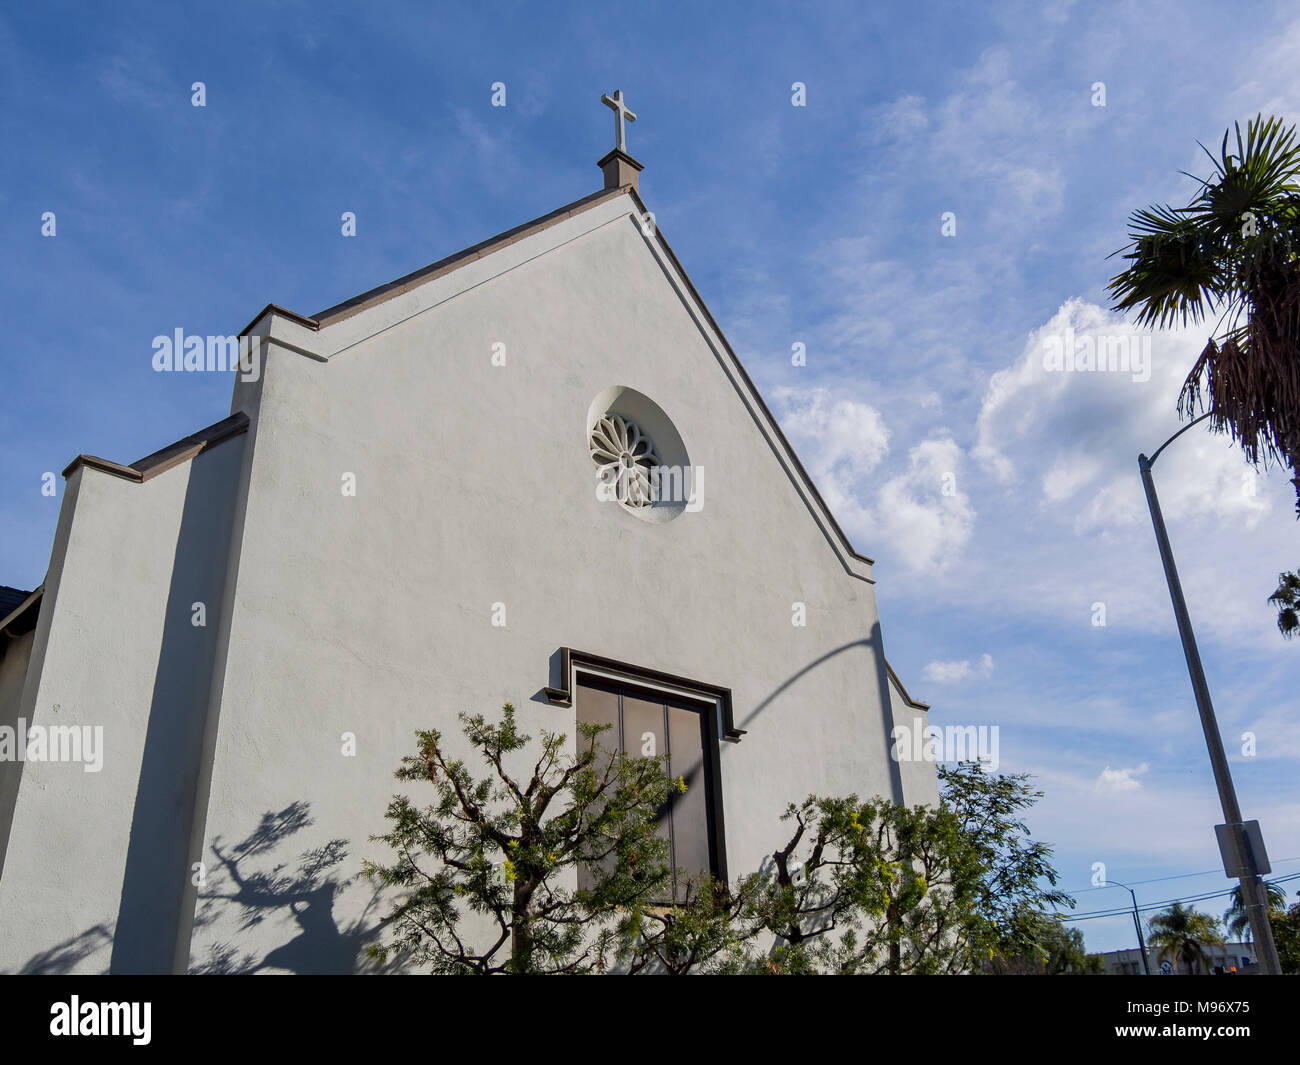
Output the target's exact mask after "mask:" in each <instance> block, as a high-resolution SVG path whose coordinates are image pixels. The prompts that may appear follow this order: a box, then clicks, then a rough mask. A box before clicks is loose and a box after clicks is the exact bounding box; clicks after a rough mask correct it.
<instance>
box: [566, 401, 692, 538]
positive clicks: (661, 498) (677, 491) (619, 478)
mask: <svg viewBox="0 0 1300 1065" xmlns="http://www.w3.org/2000/svg"><path fill="white" fill-rule="evenodd" d="M587 451H588V454H589V455H590V456H591V461H592V464H593V465H594V466H595V471H596V479H597V498H598V499H600V500H602V501H606V502H612V503H615V504H616V505H618V506H621V507H622V508H623V509H624V510H626V511H627V512H628V513H630V514H633V515H635V516H636V517H638V518H640V519H642V520H643V521H649V522H655V523H659V522H665V521H672V520H673V518H675V517H677V516H678V515H679V514H681V513H683V512H684V511H685V510H686V509H687V505H688V504H689V503H690V502H691V501H692V498H693V493H692V489H693V487H694V478H693V473H694V471H693V469H692V467H691V464H690V458H689V456H688V455H687V452H686V445H685V444H684V443H683V442H682V438H681V434H680V433H678V432H677V429H676V427H675V426H674V425H673V423H672V421H671V420H670V419H669V417H668V415H666V414H665V413H664V412H663V409H662V408H661V407H660V406H659V405H658V404H657V403H655V402H654V400H652V399H650V397H649V396H646V395H644V394H643V393H641V392H638V391H636V390H635V389H632V388H627V387H625V386H622V385H619V386H615V387H613V388H607V389H605V390H604V391H603V392H601V393H600V395H598V396H597V397H596V398H595V399H594V400H592V402H591V405H590V406H589V407H588V408H587Z"/></svg>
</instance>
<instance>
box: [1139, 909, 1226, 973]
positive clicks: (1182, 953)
mask: <svg viewBox="0 0 1300 1065" xmlns="http://www.w3.org/2000/svg"><path fill="white" fill-rule="evenodd" d="M1148 928H1149V929H1150V934H1149V935H1148V937H1147V938H1148V939H1149V941H1150V947H1151V949H1152V950H1153V951H1156V952H1158V953H1160V954H1163V955H1164V956H1165V957H1166V958H1169V959H1170V960H1171V961H1172V962H1173V963H1174V964H1175V965H1178V964H1179V963H1180V962H1181V963H1182V964H1185V965H1186V966H1187V974H1188V975H1189V976H1190V975H1192V974H1193V973H1194V972H1195V971H1196V966H1197V963H1200V964H1202V965H1204V966H1205V967H1206V970H1207V971H1208V969H1209V966H1210V954H1209V948H1210V947H1221V946H1223V937H1222V936H1221V935H1219V922H1218V921H1216V920H1215V919H1214V918H1213V917H1211V916H1210V915H1209V914H1207V913H1200V912H1198V911H1197V910H1189V909H1187V908H1186V907H1185V906H1184V905H1183V904H1182V903H1181V902H1175V903H1174V904H1173V905H1172V906H1170V907H1169V909H1167V910H1165V911H1164V912H1163V913H1158V914H1156V915H1155V916H1154V917H1152V918H1151V920H1150V922H1149V924H1148Z"/></svg>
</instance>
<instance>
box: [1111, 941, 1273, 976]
mask: <svg viewBox="0 0 1300 1065" xmlns="http://www.w3.org/2000/svg"><path fill="white" fill-rule="evenodd" d="M1207 952H1208V954H1209V956H1210V968H1209V969H1208V970H1207V969H1206V968H1205V966H1204V965H1203V964H1201V963H1199V962H1198V963H1197V964H1196V967H1195V975H1198V976H1204V975H1205V974H1206V973H1207V972H1210V973H1213V972H1215V971H1216V969H1222V970H1223V972H1225V973H1227V972H1232V971H1233V970H1234V969H1235V970H1236V972H1238V973H1245V972H1246V971H1247V969H1248V968H1250V967H1252V966H1254V965H1255V964H1256V961H1257V958H1256V955H1255V946H1254V944H1252V943H1225V944H1224V945H1223V946H1221V947H1210V948H1208V951H1207ZM1148 954H1149V956H1150V959H1151V975H1152V976H1173V975H1178V976H1186V975H1187V963H1186V962H1182V961H1178V962H1175V961H1174V960H1173V959H1171V958H1166V957H1165V956H1164V955H1163V954H1161V953H1160V952H1159V951H1157V950H1152V949H1150V948H1148ZM1101 961H1102V965H1103V966H1104V970H1103V971H1104V972H1105V973H1106V974H1107V975H1109V976H1141V975H1142V971H1143V970H1142V952H1141V951H1140V950H1138V948H1137V947H1129V948H1128V949H1127V950H1108V951H1106V952H1105V953H1104V954H1102V955H1101Z"/></svg>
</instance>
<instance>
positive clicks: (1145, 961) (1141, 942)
mask: <svg viewBox="0 0 1300 1065" xmlns="http://www.w3.org/2000/svg"><path fill="white" fill-rule="evenodd" d="M1111 884H1114V885H1115V886H1116V887H1122V888H1125V889H1126V890H1127V891H1128V893H1129V895H1130V896H1131V897H1132V899H1133V927H1134V928H1135V929H1137V934H1138V950H1140V951H1141V952H1142V971H1143V972H1144V973H1145V974H1146V975H1147V976H1150V975H1151V961H1150V959H1149V958H1148V957H1147V941H1146V940H1145V939H1143V938H1142V919H1141V918H1140V917H1139V916H1138V897H1137V892H1135V891H1134V890H1133V889H1132V888H1131V887H1129V886H1128V885H1127V884H1122V883H1120V882H1119V881H1118V880H1112V879H1110V877H1107V878H1106V886H1107V887H1109V886H1110V885H1111Z"/></svg>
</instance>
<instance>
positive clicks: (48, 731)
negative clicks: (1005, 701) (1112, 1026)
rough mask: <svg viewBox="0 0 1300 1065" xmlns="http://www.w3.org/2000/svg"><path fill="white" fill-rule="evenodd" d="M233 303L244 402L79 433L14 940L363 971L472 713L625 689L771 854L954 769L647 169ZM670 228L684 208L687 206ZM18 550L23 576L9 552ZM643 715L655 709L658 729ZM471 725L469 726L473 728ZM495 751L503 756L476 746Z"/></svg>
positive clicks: (718, 802) (666, 749) (696, 786)
mask: <svg viewBox="0 0 1300 1065" xmlns="http://www.w3.org/2000/svg"><path fill="white" fill-rule="evenodd" d="M606 102H607V103H608V104H609V105H610V106H611V107H613V108H614V110H615V124H616V131H617V140H616V147H615V148H614V149H613V150H612V151H610V152H609V154H607V155H606V156H605V157H604V158H603V159H601V160H600V163H599V166H600V168H601V170H602V171H603V174H604V182H603V184H604V187H603V188H602V189H600V190H599V191H597V192H594V193H591V194H590V195H586V196H583V197H582V198H580V199H578V200H575V201H574V202H572V203H569V204H566V205H565V206H563V207H560V208H558V209H557V210H554V211H552V212H551V213H550V214H547V215H544V216H543V217H541V218H537V219H535V220H533V221H531V222H527V223H526V224H524V225H521V226H518V227H516V228H515V229H512V230H509V231H508V232H505V233H502V234H500V235H499V236H496V237H493V238H491V239H490V240H486V241H484V242H482V243H481V244H477V245H475V246H473V247H471V248H467V249H465V250H464V251H461V252H458V253H457V254H455V255H451V256H449V257H448V258H445V259H442V260H440V261H438V262H435V263H433V264H432V265H430V266H427V267H425V268H423V269H420V270H417V271H416V272H414V273H411V274H408V275H407V276H405V277H402V278H399V279H397V280H396V281H392V282H390V283H388V284H384V285H381V286H380V287H378V288H375V289H372V290H371V291H369V292H365V293H362V294H361V295H359V296H355V297H353V298H351V299H348V300H346V301H345V302H343V303H339V304H336V305H335V306H332V307H330V308H328V309H327V310H324V311H321V312H319V313H317V314H314V315H310V316H307V315H303V314H299V313H296V312H294V311H290V310H286V309H284V308H282V307H279V306H276V305H274V304H272V305H268V306H267V307H266V308H265V309H264V310H262V311H261V312H260V313H259V314H258V315H257V316H256V317H255V318H254V319H253V321H252V322H251V323H249V325H248V326H247V328H246V329H244V330H243V332H242V333H241V334H240V337H241V345H242V350H243V352H244V358H243V360H242V361H241V363H240V365H239V367H238V368H237V369H236V371H235V372H234V373H233V374H232V375H231V376H232V377H233V379H234V390H233V397H232V400H231V405H230V415H229V416H228V417H226V418H224V419H222V420H221V421H219V422H217V423H216V424H215V425H210V426H208V427H207V428H204V429H199V430H198V431H197V432H195V433H194V434H193V435H191V436H188V437H186V438H184V439H183V440H179V441H177V442H175V443H173V444H170V445H169V446H167V447H164V448H163V449H162V450H160V451H157V452H155V453H154V454H152V455H149V456H148V457H146V458H143V459H140V460H139V461H138V462H133V463H131V464H130V465H123V464H121V463H119V462H118V461H115V460H110V459H104V458H97V457H94V456H91V455H80V456H78V457H77V458H75V459H74V460H73V461H72V462H71V463H70V464H69V465H68V466H67V468H66V469H65V470H64V471H63V476H64V478H65V481H66V484H65V486H64V488H63V495H62V504H61V509H60V512H59V518H58V524H57V528H56V531H55V535H54V541H53V545H52V549H51V553H50V561H49V567H48V570H47V573H46V576H45V579H44V582H43V583H42V584H41V586H40V587H39V588H36V589H35V590H32V591H26V590H22V589H19V590H14V589H3V590H2V591H0V756H2V757H0V971H3V972H8V973H16V972H78V973H81V972H84V973H104V972H113V973H160V972H162V973H165V972H177V973H184V972H363V971H367V970H368V969H369V967H370V966H371V964H372V963H371V962H370V961H369V960H368V959H367V958H366V955H365V953H364V951H365V947H366V946H367V945H368V944H370V943H374V942H378V941H379V940H380V939H381V938H382V937H383V935H384V929H383V927H382V922H383V920H384V918H385V916H386V914H387V911H388V900H386V899H385V898H384V897H381V896H378V895H377V894H376V890H375V887H374V885H373V883H372V882H371V881H369V880H367V879H365V878H363V877H362V876H361V875H360V871H361V863H362V860H363V859H365V858H369V859H371V860H374V861H381V862H389V861H390V860H391V856H390V855H389V854H387V853H386V852H385V851H384V848H383V845H382V844H380V843H376V842H372V841H371V836H373V835H376V834H378V833H382V832H384V831H387V822H386V821H385V818H384V811H385V808H386V807H387V804H388V801H389V799H390V797H391V796H392V795H393V794H394V793H395V792H403V791H404V792H405V793H407V794H409V795H410V796H411V798H412V799H413V800H414V801H416V802H420V803H422V802H424V801H425V800H427V798H428V797H429V796H428V795H426V794H422V793H420V791H419V790H418V788H417V787H416V786H414V785H408V784H401V783H399V782H397V781H395V780H394V778H393V774H394V771H395V770H396V769H397V767H398V764H399V762H400V760H401V759H402V757H403V756H405V755H408V754H411V753H413V752H414V750H415V737H414V732H415V730H416V729H424V728H436V729H438V730H440V731H441V732H442V734H443V735H444V737H445V738H448V739H449V740H450V739H452V738H459V737H460V729H459V724H458V721H457V714H458V713H459V712H467V713H482V714H484V715H486V716H487V717H489V719H493V718H495V716H496V715H497V714H499V711H500V707H501V706H502V704H503V703H505V702H507V701H509V702H512V703H513V704H514V705H515V707H516V709H517V712H518V715H519V720H520V724H521V727H522V728H523V730H524V731H525V732H528V733H530V734H532V735H533V736H534V737H536V736H537V735H538V733H539V732H540V731H542V730H548V731H557V732H564V733H566V734H567V735H569V736H571V737H572V736H573V735H574V733H575V726H576V723H577V722H578V721H603V722H609V723H610V724H612V725H613V726H614V728H613V729H612V731H611V732H610V733H609V735H611V736H616V737H618V742H619V743H620V744H621V745H622V746H623V747H624V748H625V749H627V750H628V751H629V752H632V753H638V754H639V753H641V752H642V750H643V749H644V746H645V743H646V742H649V743H650V744H651V746H652V748H653V750H654V751H655V752H657V753H666V754H667V755H668V757H669V761H670V772H671V773H672V775H673V776H674V777H676V776H678V775H681V776H683V777H684V778H685V779H686V780H688V781H689V782H690V787H688V789H687V792H686V794H685V796H683V798H682V801H680V802H677V803H676V804H675V805H674V807H673V809H672V812H671V822H672V823H671V826H670V829H671V838H672V841H673V842H672V845H673V847H674V858H675V864H676V865H679V866H683V867H686V868H707V869H709V870H711V871H712V872H713V873H715V874H716V875H719V876H731V877H735V876H739V875H742V874H744V873H747V872H751V871H754V870H756V869H758V868H759V866H760V865H761V863H762V862H763V859H764V857H765V856H766V855H769V854H770V853H771V851H772V850H773V849H774V847H776V846H778V845H780V844H781V843H782V842H784V839H785V837H784V836H783V835H782V831H783V829H784V827H785V826H783V825H782V823H781V822H780V815H781V813H782V812H783V810H784V809H785V807H786V805H787V804H788V803H790V802H797V801H799V800H802V799H803V798H805V797H806V796H808V795H809V794H818V795H847V794H849V793H851V792H853V793H857V794H858V795H859V796H862V797H867V796H871V795H880V796H884V797H886V798H889V799H892V800H894V801H895V802H899V803H906V804H908V805H912V804H915V803H933V802H936V801H937V797H938V791H937V785H936V777H935V772H934V765H933V763H932V762H928V761H912V762H907V761H903V762H900V761H897V760H895V759H894V758H892V757H891V753H890V751H891V736H892V733H893V730H894V729H895V727H900V728H907V729H909V730H910V731H913V732H915V731H917V729H918V728H924V727H925V725H926V724H927V722H926V716H927V707H926V706H925V704H923V703H920V702H917V701H916V700H914V699H913V698H911V697H910V696H909V695H908V693H907V691H906V690H905V689H904V687H903V685H902V683H901V682H900V680H899V678H898V677H897V676H896V675H895V674H894V672H893V670H892V669H891V668H890V666H889V664H888V662H887V661H886V658H885V648H884V645H883V642H882V634H881V623H880V618H879V614H878V611H877V604H876V592H875V580H874V577H873V563H872V560H871V559H870V558H867V557H866V556H864V555H862V554H860V553H859V552H858V551H857V550H855V549H854V547H853V545H852V544H851V543H850V542H849V540H848V538H847V537H846V535H845V534H844V532H843V530H842V529H841V528H840V526H839V525H838V524H837V523H836V520H835V518H834V516H833V515H832V514H831V512H830V510H829V509H828V508H827V505H826V503H825V501H824V500H823V499H822V497H821V496H820V495H819V494H818V491H817V488H816V487H815V486H814V484H813V483H812V481H811V479H810V478H809V475H808V473H807V471H806V470H805V469H804V467H803V466H802V465H801V464H800V461H799V459H798V458H797V457H796V455H795V453H794V451H793V450H792V448H791V446H790V444H789V443H788V442H787V440H786V438H785V436H784V435H783V434H782V432H781V429H780V428H779V426H778V425H777V422H776V419H775V418H774V417H773V415H772V413H771V411H770V410H769V409H768V408H767V406H766V405H765V403H764V401H763V399H762V398H761V397H760V396H759V394H758V392H757V391H756V389H755V387H754V384H753V382H752V381H751V380H750V378H749V376H748V374H747V373H746V371H745V369H744V367H742V366H741V364H740V361H739V359H738V358H737V356H736V354H735V352H734V351H733V350H732V349H731V346H730V345H729V344H728V342H727V340H726V338H725V337H724V336H723V333H722V330H721V329H720V327H719V325H718V323H717V322H716V321H715V320H714V318H713V316H712V314H710V312H709V310H708V308H707V307H706V306H705V305H704V302H703V300H702V299H701V298H700V294H699V293H698V292H697V291H696V289H695V286H694V285H693V284H692V283H691V280H690V278H689V277H688V276H687V274H686V271H685V270H684V269H683V266H682V264H681V263H680V262H679V261H678V259H677V256H676V255H675V254H674V253H673V250H672V248H671V247H670V246H669V244H668V242H667V240H666V239H665V238H664V235H663V231H662V230H661V228H660V222H661V221H664V219H661V218H659V217H657V216H655V215H654V214H652V212H651V211H650V210H649V209H648V208H647V206H646V204H645V203H644V202H643V201H642V199H641V195H640V192H639V187H638V178H639V172H640V170H641V165H640V164H639V163H638V162H636V161H635V160H634V159H633V158H632V157H631V156H630V155H629V154H628V152H627V148H626V142H625V134H624V132H623V131H624V122H625V121H630V120H632V119H634V117H635V116H633V115H632V114H631V113H630V112H628V111H627V109H626V107H625V106H624V104H623V100H622V97H621V95H619V94H615V96H614V98H613V99H612V100H611V99H610V98H608V97H607V98H606ZM668 221H671V220H668ZM0 577H3V574H0ZM647 736H649V737H650V740H649V741H647V740H646V739H645V737H647ZM466 750H467V747H466ZM471 769H473V770H474V771H475V772H476V773H477V774H478V775H482V774H483V767H482V766H480V765H477V764H473V763H471Z"/></svg>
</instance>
